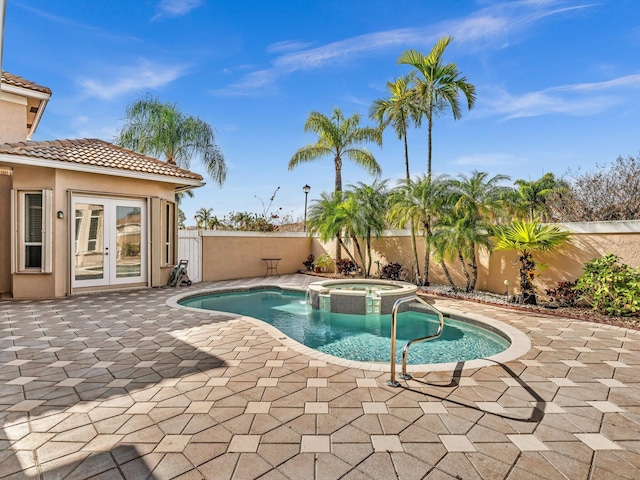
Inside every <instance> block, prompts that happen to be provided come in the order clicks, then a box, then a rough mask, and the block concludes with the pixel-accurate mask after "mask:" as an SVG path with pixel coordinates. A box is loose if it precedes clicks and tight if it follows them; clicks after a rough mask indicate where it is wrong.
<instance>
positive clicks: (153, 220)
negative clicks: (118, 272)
mask: <svg viewBox="0 0 640 480" xmlns="http://www.w3.org/2000/svg"><path fill="white" fill-rule="evenodd" d="M11 166H12V168H13V172H12V176H11V177H6V176H0V200H5V197H6V201H2V202H1V203H0V205H1V206H0V225H2V226H3V229H4V228H5V227H4V226H7V232H8V231H9V228H8V226H9V225H10V221H11V211H10V206H9V204H10V201H9V199H10V189H11V188H13V189H16V190H29V189H34V190H35V189H43V188H47V189H52V190H53V192H54V193H53V205H52V215H53V219H52V221H53V238H52V252H53V257H52V258H53V269H52V270H53V273H51V274H43V273H40V272H35V273H32V272H16V273H14V274H13V275H11V273H10V266H11V263H10V258H11V248H10V241H11V240H10V235H9V234H7V235H0V293H3V292H5V293H6V292H11V293H12V296H13V297H14V298H51V297H60V296H65V295H68V294H69V293H71V286H70V285H71V282H70V278H69V273H70V271H71V267H70V262H71V261H72V259H71V258H70V257H71V245H70V242H71V239H72V230H71V229H72V228H74V223H73V220H74V212H71V211H70V205H71V195H72V193H75V194H83V195H104V196H108V197H114V196H120V197H131V198H142V199H149V202H148V205H149V208H148V217H149V222H148V225H149V230H148V236H147V243H148V245H149V255H148V259H149V262H150V266H149V283H150V284H151V285H152V286H158V285H166V283H167V282H168V279H169V275H170V274H171V266H166V265H162V262H161V256H160V255H161V249H160V248H154V247H153V246H154V245H156V246H157V245H160V244H161V243H162V240H161V237H160V235H161V233H160V221H161V220H160V216H159V215H156V216H155V217H154V216H153V212H154V208H153V205H154V204H159V203H160V200H165V201H168V202H173V201H174V186H173V185H172V184H168V183H162V182H154V181H146V180H139V179H132V178H125V177H115V176H109V175H102V174H95V173H87V172H77V171H72V170H60V169H52V168H42V167H33V166H24V165H19V164H12V165H11ZM7 179H10V180H9V181H7ZM57 212H62V215H63V218H58V217H57V215H56V213H57ZM176 248H177V245H176ZM120 288H122V285H121V286H120Z"/></svg>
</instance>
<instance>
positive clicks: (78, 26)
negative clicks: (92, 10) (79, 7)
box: [15, 2, 139, 42]
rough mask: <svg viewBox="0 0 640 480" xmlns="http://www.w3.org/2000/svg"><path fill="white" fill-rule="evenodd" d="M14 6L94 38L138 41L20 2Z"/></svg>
mask: <svg viewBox="0 0 640 480" xmlns="http://www.w3.org/2000/svg"><path fill="white" fill-rule="evenodd" d="M15 6H17V7H20V8H22V9H23V10H26V11H28V12H30V13H32V14H33V15H35V16H38V17H40V18H44V19H46V20H48V21H50V22H53V23H57V24H60V25H65V26H66V27H69V28H72V29H75V30H80V31H83V32H88V33H91V34H93V35H96V36H100V37H103V38H108V39H112V40H119V41H127V42H131V41H139V39H138V38H136V37H134V36H132V35H128V34H119V33H116V32H112V31H109V30H104V29H102V28H99V27H96V26H93V25H89V24H86V23H81V22H77V21H75V20H72V19H70V18H67V17H63V16H60V15H55V14H53V13H50V12H47V11H45V10H41V9H38V8H34V7H32V6H30V5H25V4H23V3H20V2H16V4H15Z"/></svg>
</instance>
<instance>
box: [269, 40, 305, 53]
mask: <svg viewBox="0 0 640 480" xmlns="http://www.w3.org/2000/svg"><path fill="white" fill-rule="evenodd" d="M311 45H313V42H300V41H298V40H285V41H284V42H277V43H272V44H271V45H269V46H268V47H267V53H281V52H295V51H298V50H304V49H305V48H309V47H310V46H311Z"/></svg>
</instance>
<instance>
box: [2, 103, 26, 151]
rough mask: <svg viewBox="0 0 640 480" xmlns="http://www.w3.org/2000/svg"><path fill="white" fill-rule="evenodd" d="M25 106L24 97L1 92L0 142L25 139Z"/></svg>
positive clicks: (22, 140)
mask: <svg viewBox="0 0 640 480" xmlns="http://www.w3.org/2000/svg"><path fill="white" fill-rule="evenodd" d="M27 108H28V105H27V99H26V98H24V97H19V96H17V95H13V94H11V93H6V92H2V94H1V95H0V143H13V142H24V141H25V140H26V138H27V131H26V125H27Z"/></svg>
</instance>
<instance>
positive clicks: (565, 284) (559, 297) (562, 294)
mask: <svg viewBox="0 0 640 480" xmlns="http://www.w3.org/2000/svg"><path fill="white" fill-rule="evenodd" d="M577 284H578V281H577V280H574V281H573V282H569V281H567V280H563V281H561V282H558V284H557V285H556V286H555V287H553V288H545V290H544V293H546V294H547V296H548V297H549V301H550V302H551V303H555V304H558V305H560V306H562V307H575V306H576V305H577V303H578V300H580V297H581V296H582V291H581V290H580V289H578V288H577Z"/></svg>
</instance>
